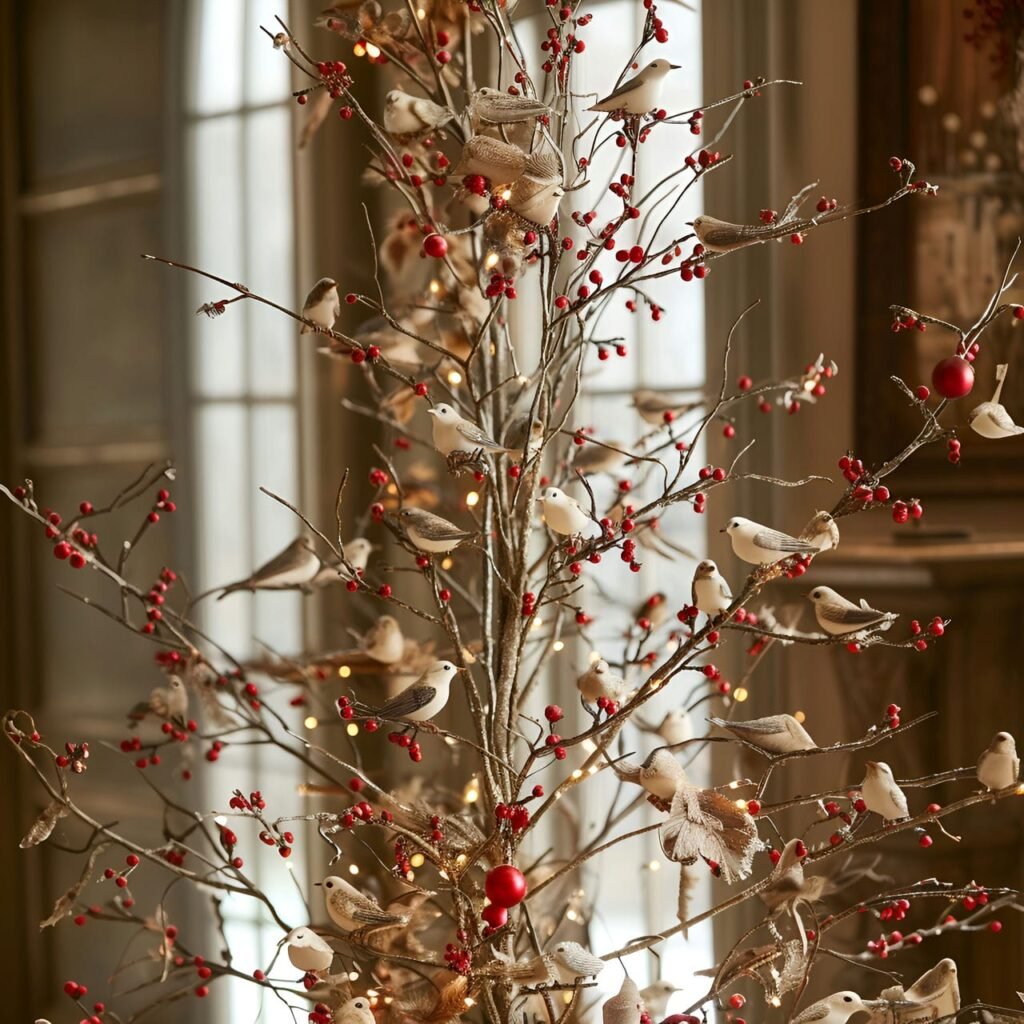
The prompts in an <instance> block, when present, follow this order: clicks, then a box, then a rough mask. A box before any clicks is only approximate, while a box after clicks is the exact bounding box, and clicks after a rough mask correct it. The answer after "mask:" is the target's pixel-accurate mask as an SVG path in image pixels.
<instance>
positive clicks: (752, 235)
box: [690, 213, 780, 252]
mask: <svg viewBox="0 0 1024 1024" xmlns="http://www.w3.org/2000/svg"><path fill="white" fill-rule="evenodd" d="M690 226H691V227H692V228H693V233H694V234H695V235H696V236H697V241H699V242H700V244H701V245H703V246H704V248H705V249H706V250H707V251H708V252H732V251H733V250H735V249H743V248H746V246H748V245H760V244H762V243H763V242H770V241H772V240H773V239H776V238H779V237H780V235H779V228H778V226H777V225H774V224H773V225H770V226H768V227H764V226H753V225H750V224H733V223H731V222H730V221H727V220H719V219H718V218H717V217H712V216H710V215H709V214H706V213H705V214H702V215H701V216H700V217H698V218H697V219H696V220H693V221H690Z"/></svg>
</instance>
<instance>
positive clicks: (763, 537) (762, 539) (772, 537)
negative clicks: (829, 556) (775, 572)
mask: <svg viewBox="0 0 1024 1024" xmlns="http://www.w3.org/2000/svg"><path fill="white" fill-rule="evenodd" d="M754 544H755V545H756V546H757V547H759V548H763V549H764V550H765V551H789V552H792V553H793V554H804V553H807V552H810V551H816V550H817V549H816V548H815V546H814V545H813V544H811V543H809V542H808V541H806V540H797V539H796V537H790V535H789V534H788V533H781V532H780V531H778V530H769V529H767V528H765V529H761V530H758V531H757V533H755V534H754Z"/></svg>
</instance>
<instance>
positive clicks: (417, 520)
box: [398, 505, 476, 555]
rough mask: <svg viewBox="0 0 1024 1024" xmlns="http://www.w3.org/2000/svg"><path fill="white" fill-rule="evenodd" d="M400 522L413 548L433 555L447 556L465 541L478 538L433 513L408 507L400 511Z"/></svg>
mask: <svg viewBox="0 0 1024 1024" xmlns="http://www.w3.org/2000/svg"><path fill="white" fill-rule="evenodd" d="M398 521H399V522H400V523H401V524H402V526H403V527H404V528H405V534H406V536H407V537H408V538H409V541H410V543H411V544H412V546H413V547H414V548H417V549H418V550H419V551H425V552H426V553H427V554H431V555H446V554H448V552H449V551H454V550H455V549H456V548H457V547H458V546H459V545H460V544H461V543H462V542H463V541H464V540H469V539H470V538H472V537H474V536H476V535H475V534H474V533H470V532H469V531H468V530H463V529H462V527H460V526H456V525H455V524H454V523H450V522H449V521H448V520H447V519H444V518H442V517H441V516H435V515H434V513H433V512H426V511H424V510H423V509H421V508H412V507H411V506H408V505H407V506H406V507H405V508H403V509H401V510H400V511H399V513H398Z"/></svg>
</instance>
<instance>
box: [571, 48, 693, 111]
mask: <svg viewBox="0 0 1024 1024" xmlns="http://www.w3.org/2000/svg"><path fill="white" fill-rule="evenodd" d="M679 67H680V65H678V64H670V63H669V62H668V61H667V60H662V59H658V60H652V61H651V63H650V64H648V65H647V67H645V68H643V69H642V70H641V71H639V72H637V74H635V75H634V76H633V77H632V78H631V79H630V80H629V81H628V82H623V83H622V85H620V86H619V87H618V88H617V89H615V90H614V92H610V93H609V94H608V95H607V96H605V97H604V99H602V100H598V101H597V103H595V104H594V105H593V106H592V107H590V108H589V109H590V110H595V111H599V112H602V113H614V112H615V111H617V110H621V111H623V112H624V113H626V114H633V115H639V114H646V113H649V112H650V111H652V110H654V108H655V107H656V106H657V105H658V100H659V99H660V98H661V87H662V84H663V82H664V79H665V76H666V75H667V74H668V73H669V72H670V71H678V70H679Z"/></svg>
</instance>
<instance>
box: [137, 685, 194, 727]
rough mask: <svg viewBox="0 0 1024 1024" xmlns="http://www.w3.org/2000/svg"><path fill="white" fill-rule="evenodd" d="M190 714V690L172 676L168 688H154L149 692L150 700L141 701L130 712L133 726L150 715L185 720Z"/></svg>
mask: <svg viewBox="0 0 1024 1024" xmlns="http://www.w3.org/2000/svg"><path fill="white" fill-rule="evenodd" d="M187 712H188V690H187V689H186V688H185V684H184V683H183V682H182V681H181V679H180V678H179V677H178V676H171V677H170V678H169V679H168V680H167V685H166V686H154V687H153V689H152V690H150V692H149V699H148V700H144V701H139V703H138V704H136V705H135V707H133V708H132V709H131V711H129V712H128V718H129V719H130V720H131V721H132V723H133V724H138V723H139V722H141V721H142V720H143V719H144V718H146V717H147V716H148V715H154V716H156V717H157V718H162V719H164V721H170V720H172V719H181V720H184V718H185V715H186V713H187Z"/></svg>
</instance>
